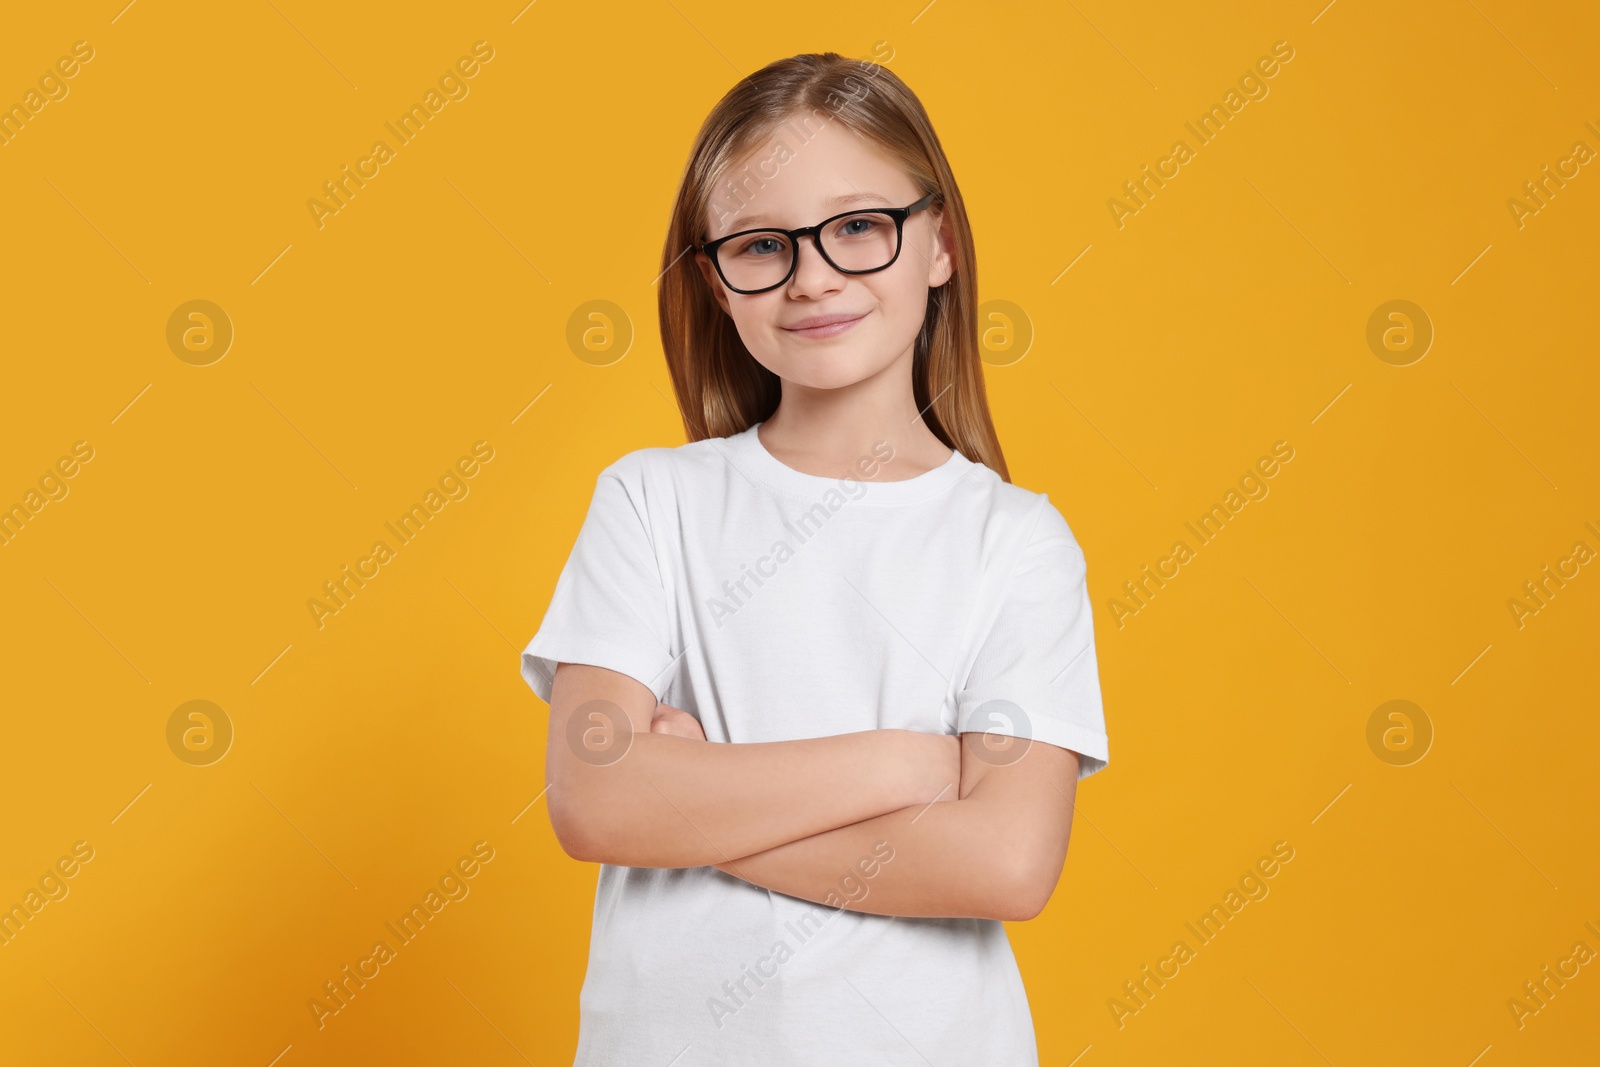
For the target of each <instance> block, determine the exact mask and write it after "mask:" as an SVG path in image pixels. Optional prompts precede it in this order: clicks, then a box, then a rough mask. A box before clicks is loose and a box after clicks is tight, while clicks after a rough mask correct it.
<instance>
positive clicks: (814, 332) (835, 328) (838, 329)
mask: <svg viewBox="0 0 1600 1067" xmlns="http://www.w3.org/2000/svg"><path fill="white" fill-rule="evenodd" d="M866 317H867V316H866V315H865V314H862V315H858V316H857V317H856V318H853V319H848V320H846V321H844V322H830V323H829V324H828V325H826V326H812V327H810V328H809V329H804V330H790V329H785V331H784V332H786V333H789V334H792V335H793V336H795V337H819V338H820V337H837V336H838V335H839V334H841V333H844V332H845V331H846V330H848V329H850V327H852V326H854V325H855V324H856V323H858V322H860V321H861V320H862V319H864V318H866Z"/></svg>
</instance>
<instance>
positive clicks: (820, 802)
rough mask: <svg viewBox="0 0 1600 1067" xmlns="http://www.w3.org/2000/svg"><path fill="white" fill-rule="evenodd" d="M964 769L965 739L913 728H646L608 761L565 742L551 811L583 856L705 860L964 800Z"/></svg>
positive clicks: (553, 774)
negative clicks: (816, 732) (822, 731)
mask: <svg viewBox="0 0 1600 1067" xmlns="http://www.w3.org/2000/svg"><path fill="white" fill-rule="evenodd" d="M958 774H959V754H958V750H957V747H956V744H955V739H954V738H953V737H948V736H944V735H939V734H924V733H918V732H915V731H910V730H865V731H860V732H856V733H849V734H838V735H834V736H829V737H815V738H805V739H801V740H795V741H772V742H757V743H747V744H708V743H706V742H704V741H694V740H689V739H686V738H682V737H673V736H669V735H665V734H655V733H643V732H639V733H635V734H634V735H633V737H632V738H631V740H630V742H629V744H628V748H627V751H626V753H625V754H624V755H623V756H621V758H619V759H616V760H614V761H613V762H610V763H608V764H604V765H599V764H596V763H594V762H589V761H586V760H584V759H580V758H578V757H577V756H576V755H575V754H573V753H571V752H564V751H561V750H559V748H558V749H557V750H553V751H552V752H551V753H550V755H549V759H548V776H549V780H550V792H549V803H550V819H551V822H552V824H553V825H554V827H555V829H556V834H557V836H558V837H559V838H560V839H561V842H562V847H563V848H565V849H566V851H567V853H568V854H569V855H571V856H574V857H575V858H577V859H582V860H587V861H590V862H595V863H613V864H619V865H623V866H629V867H699V866H706V865H709V864H717V863H722V862H724V861H727V860H729V859H732V858H735V857H739V856H748V855H750V854H752V853H757V852H761V851H763V850H766V849H771V848H773V847H775V846H777V845H780V844H783V843H785V842H789V841H794V840H795V839H797V838H809V837H811V836H813V835H816V834H821V833H825V832H827V831H830V830H833V829H835V828H837V827H842V826H847V825H849V824H851V823H857V822H860V821H861V820H863V819H871V818H873V817H875V816H878V815H882V814H884V813H886V812H891V811H894V810H896V809H898V808H902V807H905V806H906V805H908V804H922V803H926V802H928V801H930V800H932V799H934V798H935V797H936V796H938V795H939V793H940V790H941V789H944V790H945V793H944V795H946V796H950V797H953V796H954V795H955V792H956V788H957V784H958V782H957V778H958ZM944 806H948V805H936V807H944Z"/></svg>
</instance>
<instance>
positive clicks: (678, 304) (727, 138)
mask: <svg viewBox="0 0 1600 1067" xmlns="http://www.w3.org/2000/svg"><path fill="white" fill-rule="evenodd" d="M815 120H820V121H821V123H822V124H826V123H828V122H831V121H835V120H837V121H841V122H843V123H844V124H845V126H846V128H848V129H849V130H851V131H852V132H854V133H856V134H858V135H860V136H862V137H864V138H866V139H867V140H869V141H870V142H872V143H873V144H875V145H876V146H877V147H878V148H879V149H880V150H882V151H883V152H884V153H885V154H886V155H888V156H890V157H891V158H893V159H895V160H896V161H898V162H899V163H900V164H901V166H903V167H904V168H905V170H906V173H908V174H909V175H910V176H911V178H912V180H913V181H914V182H915V183H916V184H917V186H918V188H919V189H920V190H921V191H922V193H924V194H926V193H934V194H936V195H935V197H934V203H933V204H932V205H931V206H932V208H933V209H934V210H935V211H936V212H939V213H941V215H942V218H943V220H948V222H949V224H950V231H951V234H952V236H953V239H954V248H953V250H952V251H953V254H954V260H955V263H954V274H953V275H952V276H951V277H950V279H949V281H947V282H945V284H944V285H941V286H939V287H938V288H937V289H934V290H932V291H931V292H930V293H929V294H928V312H927V317H926V318H925V319H924V320H923V323H922V329H921V331H920V332H919V333H918V334H917V340H916V347H915V351H914V354H913V362H912V370H911V380H912V389H913V391H914V394H915V399H916V404H917V408H918V410H920V411H921V412H922V417H923V419H924V421H926V422H927V424H928V427H929V429H931V430H932V431H933V433H934V434H935V435H936V436H937V437H938V438H939V439H940V440H941V441H943V442H944V443H945V444H946V445H948V446H949V447H950V448H953V449H955V450H957V451H958V452H960V453H961V454H962V455H964V456H966V457H967V458H968V459H970V460H972V461H973V462H975V463H982V464H984V465H986V466H988V467H989V468H990V469H992V470H993V471H995V473H997V474H999V475H1000V477H1001V478H1002V479H1004V480H1006V481H1008V482H1009V481H1010V480H1011V478H1010V473H1009V472H1008V470H1007V469H1006V462H1005V456H1004V455H1003V453H1002V452H1001V450H1000V441H999V438H998V437H997V436H996V435H995V432H994V423H993V421H992V420H991V419H990V417H989V402H988V395H987V393H986V392H985V390H984V384H983V361H982V358H981V356H980V354H979V350H978V324H977V293H978V277H977V272H978V265H977V257H976V255H975V253H974V250H973V245H972V228H971V226H970V224H969V223H968V221H967V210H966V205H965V204H964V203H963V202H962V199H961V190H960V189H959V188H958V187H957V185H956V179H955V175H954V174H953V173H952V172H951V170H950V163H949V161H948V160H947V159H946V158H945V154H944V149H943V147H942V146H941V145H940V144H939V137H938V135H937V134H935V133H934V131H933V123H932V122H930V121H929V119H928V114H927V112H926V111H925V110H923V107H922V102H921V101H919V100H918V99H917V97H916V94H914V93H913V92H912V91H911V90H910V89H909V88H907V87H906V84H905V83H904V82H902V81H901V80H900V79H899V77H897V76H896V75H895V74H894V72H893V71H891V70H889V69H888V68H887V67H884V66H881V65H880V64H878V63H874V62H871V61H868V60H863V61H856V60H853V59H846V58H844V57H843V56H840V55H839V54H837V53H835V52H822V53H811V54H806V55H798V56H791V57H789V58H788V59H780V60H778V61H776V62H774V63H769V64H768V65H767V66H765V67H763V68H761V69H760V70H758V71H756V72H755V73H754V74H752V75H750V76H749V77H747V78H745V79H744V80H742V81H740V82H739V83H738V84H737V85H735V86H734V87H733V88H732V89H730V90H729V91H728V93H727V95H725V96H724V97H723V98H722V99H721V100H720V101H718V102H717V105H716V107H714V108H712V110H711V114H709V115H708V116H706V120H705V122H704V123H702V124H701V126H700V132H699V133H698V134H696V136H695V141H694V146H693V148H692V149H691V150H690V153H689V161H688V163H687V164H686V165H685V167H684V171H683V178H682V181H681V182H680V183H679V185H678V195H677V198H676V201H675V202H674V204H673V208H672V222H671V225H670V226H669V228H668V230H667V241H666V245H665V247H664V248H663V249H662V252H661V269H662V275H661V288H660V292H659V294H658V303H659V311H660V316H661V343H662V346H663V348H664V349H665V351H666V358H667V368H668V371H669V372H670V373H671V375H672V388H673V391H674V392H676V393H677V397H678V408H679V410H680V411H681V412H682V414H683V426H684V431H685V433H686V434H687V435H688V438H689V440H690V441H700V440H703V439H705V438H708V437H727V436H730V435H732V434H735V433H739V432H741V431H743V430H747V429H749V428H750V427H751V426H753V425H755V424H756V423H757V422H760V421H763V420H765V419H766V418H768V417H769V416H770V415H771V414H772V413H773V412H774V411H776V410H777V407H778V401H779V399H780V398H781V396H782V385H781V382H780V381H779V379H778V376H777V375H776V374H773V373H772V372H771V371H769V370H768V369H767V368H765V367H763V366H762V365H761V364H760V363H759V362H757V361H756V359H755V357H754V356H752V355H751V354H750V351H749V349H747V348H745V345H744V342H743V340H741V339H740V337H739V332H738V330H737V329H736V328H735V326H734V323H733V320H732V319H730V318H729V317H728V315H727V314H726V313H725V312H724V311H723V310H722V308H721V306H720V305H719V304H718V303H717V301H716V297H715V295H714V294H713V293H712V291H711V288H710V286H709V285H708V284H707V282H706V280H705V278H704V276H703V275H701V273H700V271H699V269H698V268H697V267H696V265H695V263H694V252H693V246H695V245H699V244H703V243H704V242H705V241H706V240H707V237H708V234H707V230H706V220H707V218H708V216H709V213H710V210H711V206H712V198H713V196H714V195H715V194H716V193H717V192H718V188H717V186H716V184H714V183H716V182H718V180H719V179H720V178H723V177H724V171H725V170H726V168H727V167H728V166H729V164H730V163H732V162H733V161H734V160H737V159H739V158H741V157H742V156H743V155H745V154H746V153H747V152H749V151H750V150H752V149H753V148H755V147H756V146H757V145H759V144H762V143H765V141H766V140H767V138H768V137H770V136H771V135H773V134H774V133H776V132H777V131H778V129H779V128H780V127H782V126H784V125H785V124H786V123H788V124H790V125H792V124H793V123H795V122H799V123H800V124H801V128H800V129H799V130H798V131H797V132H799V133H801V134H802V135H803V136H804V137H805V139H807V140H809V138H810V136H814V134H808V133H805V131H806V130H807V129H810V128H812V126H813V123H814V121H815ZM790 147H791V148H793V147H796V146H790ZM749 182H754V183H756V184H757V186H758V187H759V184H760V182H761V179H760V177H759V176H758V175H756V174H754V173H753V172H747V174H746V175H744V176H742V177H741V184H742V185H743V184H748V183H749ZM721 184H722V188H723V190H724V191H731V192H732V195H734V196H737V195H739V193H738V188H739V187H736V186H735V185H734V182H733V180H732V179H731V178H728V179H727V180H724V181H723V182H722V183H721Z"/></svg>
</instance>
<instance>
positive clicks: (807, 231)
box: [780, 222, 843, 284]
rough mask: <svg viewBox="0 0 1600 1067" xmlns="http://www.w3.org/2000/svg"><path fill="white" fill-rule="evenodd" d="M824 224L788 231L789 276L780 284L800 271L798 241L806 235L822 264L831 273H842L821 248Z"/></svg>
mask: <svg viewBox="0 0 1600 1067" xmlns="http://www.w3.org/2000/svg"><path fill="white" fill-rule="evenodd" d="M826 225H827V223H826V222H819V223H817V224H816V225H815V226H802V227H800V228H799V229H797V230H790V231H788V233H789V238H790V246H789V256H790V260H789V276H788V277H787V278H785V279H784V281H783V282H782V283H780V284H788V283H789V282H792V281H794V279H795V277H796V275H798V274H799V273H800V243H801V241H802V239H804V238H807V237H809V238H811V247H812V249H814V250H815V251H816V253H817V258H818V259H820V260H822V262H823V264H824V265H825V266H826V267H827V268H828V269H829V270H830V271H832V272H833V273H835V274H841V273H843V272H842V271H840V270H839V268H838V267H837V266H835V265H834V262H833V260H831V259H829V258H828V253H826V252H824V251H823V250H822V227H824V226H826Z"/></svg>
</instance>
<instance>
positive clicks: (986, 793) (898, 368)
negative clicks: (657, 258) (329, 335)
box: [522, 52, 1108, 1067]
mask: <svg viewBox="0 0 1600 1067" xmlns="http://www.w3.org/2000/svg"><path fill="white" fill-rule="evenodd" d="M662 264H663V267H664V274H663V276H662V279H661V289H660V315H661V330H662V340H663V344H664V346H665V349H666V357H667V363H668V366H669V368H670V370H671V374H672V382H673V387H674V389H675V390H676V392H677V396H678V400H679V403H680V406H681V408H682V411H683V419H684V427H685V430H686V431H687V435H688V438H689V443H688V444H685V445H681V446H678V447H675V448H667V447H661V448H645V449H641V450H639V451H635V452H631V453H629V454H627V455H625V456H623V457H622V458H621V459H619V460H617V461H616V462H615V463H613V464H612V465H611V466H609V467H607V468H606V469H605V470H604V471H602V472H601V473H600V476H599V478H598V480H597V481H596V483H595V489H594V497H593V500H592V502H591V503H590V506H589V510H588V513H587V515H586V517H585V519H584V522H583V525H582V528H581V529H580V531H579V533H578V537H577V541H576V543H575V545H574V546H573V549H572V554H571V556H570V557H569V559H568V560H567V563H566V566H565V568H564V569H563V570H562V572H561V576H560V578H559V579H558V580H557V583H556V588H555V592H554V594H553V596H552V599H551V603H550V607H549V610H548V612H547V613H546V615H545V617H544V620H543V623H542V624H541V626H540V629H539V631H538V633H537V634H536V635H535V636H534V637H533V639H532V641H530V642H529V644H528V646H527V648H526V650H525V651H524V652H523V656H522V673H523V677H524V678H525V679H526V680H527V682H528V683H529V685H531V686H532V688H533V690H534V692H535V693H536V694H538V696H539V697H540V698H541V699H543V700H545V701H548V702H549V704H550V735H549V742H548V748H547V756H546V775H547V779H548V782H549V793H548V802H549V805H550V819H551V823H552V825H553V827H554V829H555V832H556V835H557V837H558V839H559V840H560V842H561V844H562V847H563V848H564V849H565V850H566V851H567V853H568V854H569V855H571V856H573V857H574V858H577V859H580V860H586V861H590V862H596V863H600V864H601V865H602V866H601V868H600V879H599V887H598V890H597V893H596V897H595V908H594V917H593V918H594V927H593V932H592V935H591V940H590V950H589V966H588V972H587V975H586V977H585V980H584V984H583V989H582V992H581V994H580V997H579V1007H580V1015H579V1037H578V1053H577V1059H576V1064H578V1065H601V1064H604V1065H608V1067H610V1065H629V1067H632V1065H650V1067H667V1065H669V1064H670V1065H672V1067H696V1065H711V1064H719V1065H720V1064H729V1065H741V1067H742V1065H756V1064H759V1065H769V1064H779V1065H785V1064H793V1065H805V1067H812V1065H823V1064H826V1065H837V1064H843V1063H871V1064H918V1065H924V1067H926V1065H928V1064H934V1065H939V1067H944V1065H949V1067H973V1065H983V1067H1023V1065H1029V1067H1032V1065H1035V1064H1037V1062H1038V1057H1037V1053H1036V1050H1035V1044H1034V1034H1033V1027H1032V1019H1031V1017H1030V1014H1029V1005H1028V1000H1027V996H1026V993H1025V992H1024V990H1023V985H1022V981H1021V977H1020V975H1019V973H1018V970H1017V966H1016V962H1015V960H1014V958H1013V956H1012V953H1011V947H1010V943H1009V942H1008V941H1007V938H1006V933H1005V928H1004V926H1003V925H1002V922H1003V921H1005V920H1022V919H1028V918H1031V917H1033V916H1034V915H1036V914H1038V913H1039V911H1040V910H1041V909H1042V908H1043V907H1044V905H1045V903H1046V901H1047V900H1048V899H1049V897H1050V894H1051V892H1052V891H1053V889H1054V887H1055V884H1056V881H1057V879H1058V877H1059V876H1060V873H1061V868H1062V864H1063V862H1064V860H1065V856H1066V849H1067V838H1068V833H1069V831H1070V828H1071V819H1072V805H1073V798H1074V796H1075V795H1076V785H1077V781H1078V779H1080V778H1082V777H1085V776H1087V775H1089V774H1092V773H1094V772H1095V771H1098V770H1100V769H1101V768H1103V767H1104V766H1105V765H1106V761H1107V757H1108V753H1107V748H1106V733H1105V724H1104V720H1103V715H1102V710H1101V701H1100V685H1099V679H1098V674H1097V666H1096V657H1095V651H1094V641H1093V638H1094V635H1093V624H1092V620H1091V616H1090V608H1089V600H1088V593H1087V590H1086V587H1085V584H1084V575H1085V567H1084V558H1083V554H1082V552H1081V551H1080V549H1079V547H1078V544H1077V541H1076V540H1075V539H1074V537H1073V535H1072V531H1071V530H1070V529H1069V527H1068V525H1067V522H1066V520H1065V519H1064V518H1063V517H1062V515H1061V513H1060V511H1058V510H1057V508H1056V507H1055V506H1054V505H1053V504H1052V503H1051V502H1050V501H1049V498H1048V497H1047V496H1045V495H1044V494H1043V493H1034V492H1031V491H1029V490H1026V489H1022V488H1019V487H1017V486H1014V485H1012V484H1011V482H1010V479H1009V476H1008V474H1007V470H1006V465H1005V460H1004V458H1003V457H1002V455H1001V452H1000V445H999V442H998V441H997V440H996V437H995V432H994V427H993V425H992V423H991V421H990V418H989V412H988V409H987V402H986V399H985V394H984V385H983V375H982V368H981V366H980V356H979V351H978V345H977V336H976V335H977V325H976V321H975V306H976V269H975V258H974V253H973V243H972V235H971V231H970V229H969V227H968V223H967V217H966V211H965V208H964V206H963V204H962V200H961V193H960V191H959V190H958V188H957V186H956V181H955V177H954V176H953V175H952V174H951V171H950V166H949V163H948V162H947V161H946V159H945V156H944V151H943V149H942V148H941V146H940V144H939V139H938V137H937V136H936V135H935V134H934V131H933V127H932V125H931V123H930V122H929V120H928V116H927V114H926V113H925V112H924V110H923V108H922V105H921V104H920V102H919V101H918V100H917V98H916V97H915V96H914V95H913V94H912V93H911V91H910V90H909V89H908V88H907V87H906V86H905V85H904V84H903V83H902V82H901V81H900V79H899V78H897V77H896V76H895V75H894V74H893V73H891V72H889V71H888V70H886V69H884V68H882V67H880V66H877V65H876V64H872V63H861V64H858V63H855V62H853V61H849V60H846V59H843V58H841V57H839V56H838V55H836V54H834V53H831V52H829V53H825V54H821V55H801V56H795V57H793V58H791V59H786V60H781V61H779V62H776V63H773V64H771V65H770V66H768V67H766V68H764V69H763V70H760V71H758V72H756V73H755V74H753V75H751V76H750V77H748V78H746V79H745V80H744V81H741V82H740V83H739V84H738V85H737V86H735V87H734V88H733V90H732V91H730V92H729V93H728V95H727V96H726V97H724V98H723V99H722V101H721V102H720V103H718V104H717V106H716V108H715V109H714V110H713V111H712V113H711V115H710V117H709V118H708V119H707V120H706V121H705V123H704V125H703V126H702V127H701V129H700V132H699V135H698V137H697V138H696V140H695V143H694V146H693V149H692V151H691V154H690V158H689V163H688V167H687V168H686V170H685V173H684V177H683V180H682V183H681V185H680V188H679V190H678V195H677V201H676V204H675V207H674V210H673V215H672V221H671V227H670V230H669V232H668V236H667V244H666V248H665V250H664V252H663V260H662Z"/></svg>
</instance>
